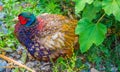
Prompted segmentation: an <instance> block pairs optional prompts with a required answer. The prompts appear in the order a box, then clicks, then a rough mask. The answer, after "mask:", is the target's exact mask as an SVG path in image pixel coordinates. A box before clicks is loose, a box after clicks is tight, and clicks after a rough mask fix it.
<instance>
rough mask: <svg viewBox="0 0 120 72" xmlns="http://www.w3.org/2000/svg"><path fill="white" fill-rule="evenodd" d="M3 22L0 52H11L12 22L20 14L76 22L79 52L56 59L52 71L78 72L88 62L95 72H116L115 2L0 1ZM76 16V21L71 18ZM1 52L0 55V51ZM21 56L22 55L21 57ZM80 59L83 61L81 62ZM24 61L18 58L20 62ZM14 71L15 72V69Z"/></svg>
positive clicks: (118, 25) (119, 31) (119, 50)
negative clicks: (55, 16)
mask: <svg viewBox="0 0 120 72" xmlns="http://www.w3.org/2000/svg"><path fill="white" fill-rule="evenodd" d="M2 2H3V3H4V6H3V7H4V10H3V11H4V12H5V13H6V18H4V19H2V20H1V21H3V22H4V23H5V26H6V28H7V29H8V33H7V34H4V33H2V32H0V49H2V50H5V51H7V50H11V49H12V50H15V49H16V47H17V45H18V43H19V42H18V41H17V40H16V38H15V36H14V33H13V31H14V25H15V22H14V21H13V19H14V18H15V17H17V15H18V14H19V13H21V12H23V11H29V12H33V13H34V14H35V15H36V16H37V15H39V14H42V13H53V14H63V15H66V16H68V17H71V16H72V17H71V18H77V19H78V20H79V21H78V25H77V27H76V29H75V31H76V34H77V35H78V36H79V44H80V48H79V49H80V50H78V51H77V52H75V54H74V55H73V57H72V58H71V59H67V60H63V59H62V58H59V59H58V61H57V63H55V64H54V66H53V71H54V72H58V71H59V70H61V71H68V72H73V71H80V70H81V69H87V68H88V66H87V65H86V64H85V62H90V63H91V64H92V65H94V66H95V68H97V69H98V70H101V66H103V67H105V71H106V72H110V68H112V66H115V67H117V68H118V70H119V71H120V60H119V59H120V22H119V21H120V13H119V12H120V1H119V0H3V1H2ZM75 16H76V17H75ZM0 52H1V51H0ZM23 56H24V55H23ZM80 56H83V57H85V60H84V61H83V59H82V58H80ZM24 59H25V57H22V61H24ZM14 71H18V68H15V69H14ZM21 71H23V72H24V69H23V70H21Z"/></svg>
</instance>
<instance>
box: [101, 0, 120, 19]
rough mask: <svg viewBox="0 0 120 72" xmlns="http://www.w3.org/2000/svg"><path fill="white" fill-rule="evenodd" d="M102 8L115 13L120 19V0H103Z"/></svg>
mask: <svg viewBox="0 0 120 72" xmlns="http://www.w3.org/2000/svg"><path fill="white" fill-rule="evenodd" d="M102 8H103V9H104V10H105V13H106V14H108V15H110V14H113V15H114V16H115V18H116V19H117V20H119V21H120V0H103V1H102Z"/></svg>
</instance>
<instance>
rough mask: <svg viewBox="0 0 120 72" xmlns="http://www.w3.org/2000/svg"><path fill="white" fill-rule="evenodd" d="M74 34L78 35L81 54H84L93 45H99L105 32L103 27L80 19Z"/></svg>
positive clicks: (105, 29)
mask: <svg viewBox="0 0 120 72" xmlns="http://www.w3.org/2000/svg"><path fill="white" fill-rule="evenodd" d="M76 28H78V29H76V33H77V34H78V33H79V36H80V37H79V43H80V50H81V52H82V53H83V52H86V51H87V50H88V49H89V48H90V47H91V46H92V45H93V44H96V45H97V46H98V45H100V44H101V43H102V42H103V40H104V38H105V34H106V32H107V28H106V26H105V25H103V24H101V23H99V24H94V23H91V22H89V21H88V20H87V19H81V20H80V21H79V23H78V26H77V27H76ZM78 30H79V31H78Z"/></svg>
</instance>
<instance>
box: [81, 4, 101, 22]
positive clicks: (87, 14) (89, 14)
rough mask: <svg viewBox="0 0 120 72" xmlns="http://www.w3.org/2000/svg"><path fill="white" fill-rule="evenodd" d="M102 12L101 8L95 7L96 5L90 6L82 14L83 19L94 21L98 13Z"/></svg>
mask: <svg viewBox="0 0 120 72" xmlns="http://www.w3.org/2000/svg"><path fill="white" fill-rule="evenodd" d="M100 10H101V7H100V6H98V7H97V6H96V7H95V6H94V5H92V4H91V5H88V6H87V7H86V8H85V9H84V10H83V14H82V18H87V19H88V20H90V21H91V20H93V19H94V18H95V17H96V13H97V12H99V11H100Z"/></svg>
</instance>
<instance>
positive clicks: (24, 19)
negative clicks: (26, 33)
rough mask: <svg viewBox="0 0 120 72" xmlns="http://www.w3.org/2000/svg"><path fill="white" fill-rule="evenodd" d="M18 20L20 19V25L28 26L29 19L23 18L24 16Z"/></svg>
mask: <svg viewBox="0 0 120 72" xmlns="http://www.w3.org/2000/svg"><path fill="white" fill-rule="evenodd" d="M18 19H19V21H20V23H21V24H22V25H24V24H26V23H27V21H28V19H26V18H25V17H23V16H19V17H18Z"/></svg>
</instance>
